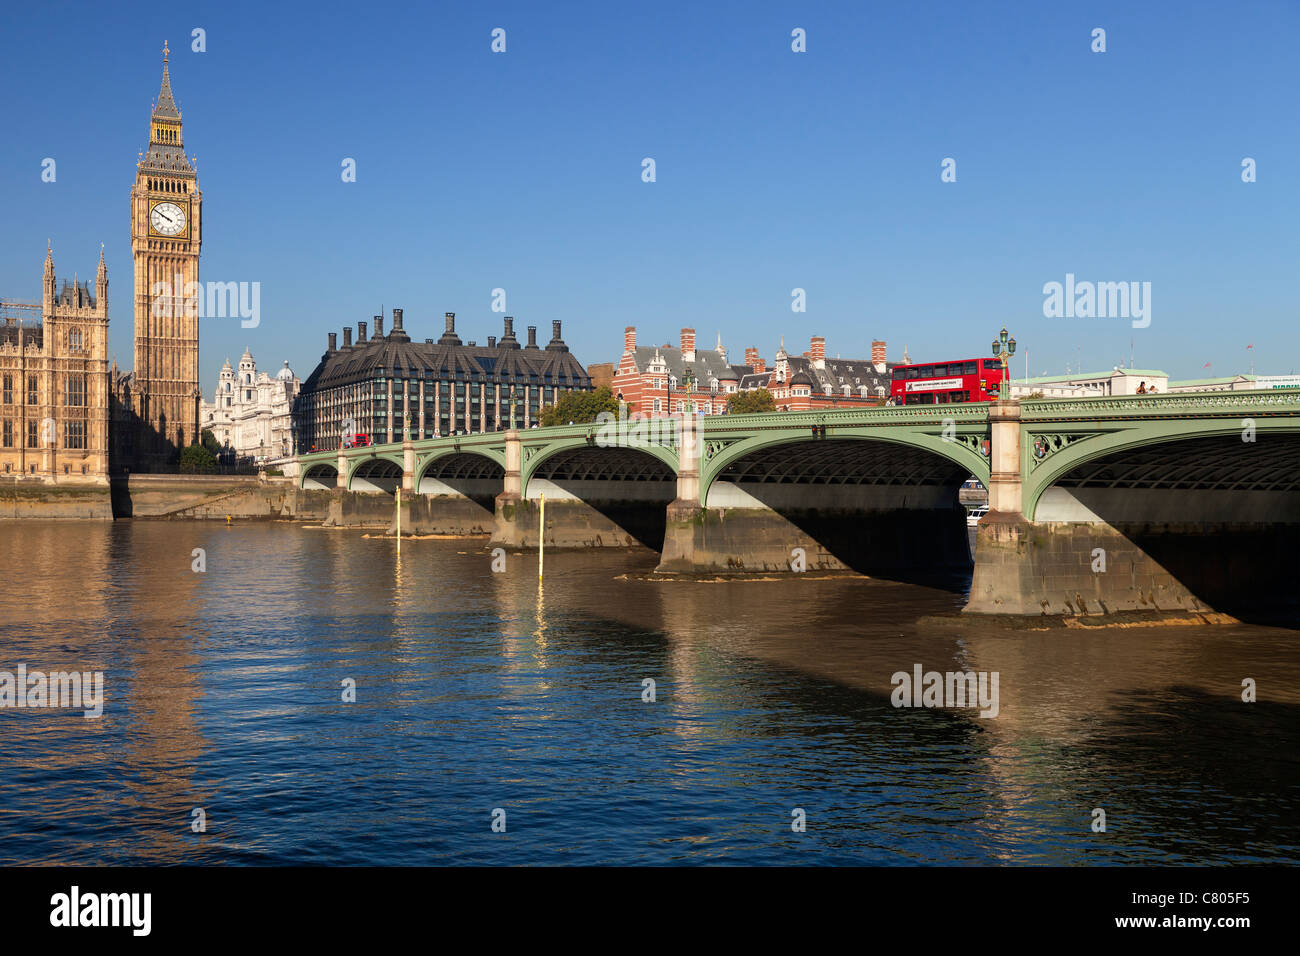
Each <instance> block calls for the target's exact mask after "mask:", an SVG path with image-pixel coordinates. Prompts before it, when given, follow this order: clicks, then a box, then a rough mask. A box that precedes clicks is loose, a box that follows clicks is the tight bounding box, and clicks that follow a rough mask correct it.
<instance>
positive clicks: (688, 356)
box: [682, 329, 695, 362]
mask: <svg viewBox="0 0 1300 956" xmlns="http://www.w3.org/2000/svg"><path fill="white" fill-rule="evenodd" d="M682 361H683V362H694V361H695V330H694V329H682Z"/></svg>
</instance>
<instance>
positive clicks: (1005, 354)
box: [993, 325, 1016, 401]
mask: <svg viewBox="0 0 1300 956" xmlns="http://www.w3.org/2000/svg"><path fill="white" fill-rule="evenodd" d="M1015 354H1016V337H1015V336H1014V335H1013V336H1011V337H1010V338H1008V337H1007V327H1006V326H1005V325H1004V326H1002V331H1001V332H999V333H998V337H997V338H996V339H994V340H993V357H994V358H995V359H1001V360H1002V381H1001V382H1000V383H999V384H998V398H1000V399H1002V400H1004V401H1005V400H1006V399H1008V398H1010V397H1011V377H1010V376H1011V373H1010V371H1009V366H1008V365H1007V360H1008V359H1010V358H1011V356H1013V355H1015Z"/></svg>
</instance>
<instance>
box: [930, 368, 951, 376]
mask: <svg viewBox="0 0 1300 956" xmlns="http://www.w3.org/2000/svg"><path fill="white" fill-rule="evenodd" d="M947 374H948V366H946V365H936V366H934V370H933V371H932V372H931V373H930V375H931V376H932V377H934V378H943V377H944V376H945V375H947Z"/></svg>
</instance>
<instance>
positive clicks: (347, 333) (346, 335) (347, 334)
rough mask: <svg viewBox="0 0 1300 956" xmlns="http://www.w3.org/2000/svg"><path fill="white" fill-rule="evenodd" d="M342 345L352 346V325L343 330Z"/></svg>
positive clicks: (348, 347)
mask: <svg viewBox="0 0 1300 956" xmlns="http://www.w3.org/2000/svg"><path fill="white" fill-rule="evenodd" d="M343 347H344V348H345V349H350V348H352V326H350V325H349V326H348V327H347V328H345V329H344V330H343Z"/></svg>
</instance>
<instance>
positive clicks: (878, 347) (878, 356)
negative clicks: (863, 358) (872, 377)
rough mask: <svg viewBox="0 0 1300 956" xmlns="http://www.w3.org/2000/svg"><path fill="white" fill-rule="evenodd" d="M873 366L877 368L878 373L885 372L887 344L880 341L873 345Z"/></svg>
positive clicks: (877, 340)
mask: <svg viewBox="0 0 1300 956" xmlns="http://www.w3.org/2000/svg"><path fill="white" fill-rule="evenodd" d="M871 364H872V365H874V366H875V367H876V371H877V372H883V371H884V370H885V343H884V342H883V341H881V340H880V339H876V340H875V341H874V342H872V343H871Z"/></svg>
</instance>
